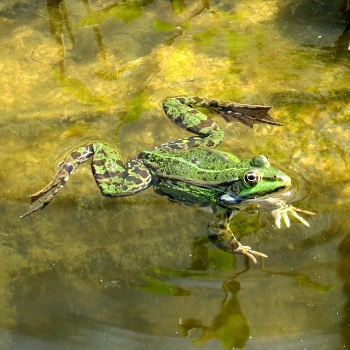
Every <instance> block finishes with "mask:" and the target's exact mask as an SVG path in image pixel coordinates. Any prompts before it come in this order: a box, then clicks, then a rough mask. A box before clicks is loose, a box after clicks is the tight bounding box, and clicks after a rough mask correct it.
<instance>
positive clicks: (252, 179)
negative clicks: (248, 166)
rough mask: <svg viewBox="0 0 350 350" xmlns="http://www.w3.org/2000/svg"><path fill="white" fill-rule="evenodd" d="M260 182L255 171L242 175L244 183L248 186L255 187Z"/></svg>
mask: <svg viewBox="0 0 350 350" xmlns="http://www.w3.org/2000/svg"><path fill="white" fill-rule="evenodd" d="M260 180H261V178H260V175H259V173H258V172H256V171H247V172H246V173H245V174H244V178H243V181H244V183H245V184H246V185H249V186H254V185H256V184H257V183H259V182H260Z"/></svg>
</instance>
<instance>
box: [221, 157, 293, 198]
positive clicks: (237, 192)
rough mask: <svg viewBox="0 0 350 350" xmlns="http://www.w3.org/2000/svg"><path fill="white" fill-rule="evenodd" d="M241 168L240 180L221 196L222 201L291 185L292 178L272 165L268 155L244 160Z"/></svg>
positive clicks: (254, 195) (251, 195) (262, 193)
mask: <svg viewBox="0 0 350 350" xmlns="http://www.w3.org/2000/svg"><path fill="white" fill-rule="evenodd" d="M239 168H240V171H239V179H238V181H234V182H232V184H231V185H230V186H229V187H228V192H227V193H225V194H224V195H223V196H221V201H222V202H225V203H226V204H234V203H238V202H241V201H242V200H244V199H245V198H252V197H257V196H263V195H266V194H269V193H272V192H275V191H277V190H279V189H281V188H285V187H289V186H290V185H291V178H290V177H289V176H288V175H287V174H285V173H284V172H283V171H281V170H278V169H276V168H274V167H272V166H271V165H270V162H269V161H268V159H267V157H265V156H262V155H260V156H255V157H254V158H252V159H248V160H244V161H242V162H241V163H240V164H239Z"/></svg>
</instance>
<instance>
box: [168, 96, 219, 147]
mask: <svg viewBox="0 0 350 350" xmlns="http://www.w3.org/2000/svg"><path fill="white" fill-rule="evenodd" d="M196 99H197V98H195V97H193V98H191V97H174V98H168V99H166V100H164V101H163V110H164V112H165V114H166V115H167V116H168V117H169V119H170V120H171V121H172V122H174V123H175V124H177V125H179V126H180V127H181V128H183V129H185V130H187V131H189V132H191V133H193V134H196V135H198V136H197V137H196V136H194V137H189V138H188V139H181V140H176V141H174V142H172V144H173V146H174V148H188V147H196V146H206V147H216V146H217V145H219V144H220V143H221V142H222V140H223V139H224V136H225V135H224V132H223V131H222V130H221V129H220V127H219V126H218V125H217V124H216V123H215V122H214V121H213V120H212V119H210V118H208V117H207V116H206V115H205V114H204V113H202V112H200V111H198V110H197V109H195V108H193V107H196V106H197V107H200V106H199V105H198V104H197V103H196V101H197V100H196Z"/></svg>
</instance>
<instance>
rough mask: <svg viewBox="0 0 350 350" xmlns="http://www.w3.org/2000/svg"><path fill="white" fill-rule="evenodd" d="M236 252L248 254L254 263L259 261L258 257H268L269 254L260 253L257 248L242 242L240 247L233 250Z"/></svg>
mask: <svg viewBox="0 0 350 350" xmlns="http://www.w3.org/2000/svg"><path fill="white" fill-rule="evenodd" d="M233 252H234V253H236V254H243V255H245V256H247V257H248V258H249V259H250V260H252V261H253V262H254V264H256V263H257V260H256V257H255V256H258V257H261V258H267V255H266V254H264V253H260V252H256V251H255V250H252V248H251V247H249V246H244V245H242V244H240V243H239V246H238V248H236V249H234V250H233Z"/></svg>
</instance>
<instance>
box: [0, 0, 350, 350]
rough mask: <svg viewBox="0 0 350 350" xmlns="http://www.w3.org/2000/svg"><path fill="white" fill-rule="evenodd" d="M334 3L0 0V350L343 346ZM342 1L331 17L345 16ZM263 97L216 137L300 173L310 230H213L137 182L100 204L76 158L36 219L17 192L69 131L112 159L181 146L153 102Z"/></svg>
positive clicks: (348, 317)
mask: <svg viewBox="0 0 350 350" xmlns="http://www.w3.org/2000/svg"><path fill="white" fill-rule="evenodd" d="M339 5H340V4H339V1H328V2H321V1H318V0H304V1H301V0H293V1H278V0H250V1H246V0H241V1H239V0H237V1H228V0H223V1H222V0H220V1H219V0H217V1H210V0H202V1H186V0H173V1H170V0H154V1H152V0H145V1H142V0H134V1H131V0H130V1H128V0H127V1H115V0H114V1H112V0H110V1H108V0H107V1H99V0H96V1H88V0H75V1H68V0H66V1H64V0H47V1H40V0H39V1H35V2H32V1H21V0H17V1H16V0H14V1H6V0H5V1H1V3H0V26H1V28H2V30H1V33H0V38H1V39H0V40H1V58H0V67H1V74H0V81H1V86H2V92H1V94H0V102H1V103H0V105H1V117H0V124H1V128H0V140H1V141H0V147H1V152H0V162H1V164H2V172H1V175H0V176H1V192H0V195H1V197H0V211H1V229H0V239H1V241H0V242H1V245H0V262H1V263H0V276H1V278H0V296H1V297H0V347H1V349H4V350H7V349H23V348H25V349H103V350H104V349H152V350H154V349H180V348H181V349H197V348H198V349H231V348H246V349H318V350H322V349H349V348H350V230H349V227H350V216H349V214H348V213H349V209H350V171H349V170H350V161H349V156H350V144H349V141H348V140H349V138H350V108H349V100H350V83H349V82H350V63H349V62H350V61H349V58H350V51H349V42H350V31H346V20H344V18H343V14H342V13H341V11H340V8H341V7H340V6H339ZM346 5H347V3H346V1H344V2H343V10H345V11H346ZM176 95H189V96H203V97H210V98H220V99H227V100H233V101H237V102H241V103H251V104H254V103H255V104H266V105H273V106H274V108H273V109H272V110H271V114H272V115H273V116H274V118H276V119H277V120H278V121H281V122H282V123H284V124H285V125H284V126H283V127H273V126H265V125H256V126H255V127H254V129H250V128H247V127H245V126H244V125H242V124H238V123H231V124H226V125H225V123H224V122H223V123H221V125H222V128H223V129H224V131H225V134H226V139H225V141H224V142H223V144H222V145H221V146H220V147H222V148H223V149H227V150H230V151H231V152H233V153H234V154H235V155H237V156H239V157H241V158H243V157H246V156H251V155H252V154H265V155H266V156H268V157H269V159H271V161H272V162H274V163H275V164H278V165H280V166H281V167H283V168H285V169H289V171H290V172H291V173H294V174H296V176H297V177H299V178H300V179H304V180H302V184H303V185H302V189H301V190H302V192H303V194H302V195H300V201H299V202H298V203H296V205H297V206H298V207H300V208H303V209H305V210H310V211H314V212H316V213H317V215H316V216H313V217H308V218H307V219H308V221H309V223H310V228H308V227H306V226H304V225H302V224H301V223H299V222H297V221H295V220H292V225H291V227H290V228H289V229H288V228H285V227H283V228H282V229H280V230H278V229H277V228H276V227H275V225H274V224H273V222H272V220H271V218H270V217H269V215H268V214H266V213H257V212H254V211H252V210H247V211H243V212H241V213H240V214H239V215H237V217H235V219H234V220H233V221H232V223H231V227H232V229H233V230H235V232H237V235H238V236H240V237H241V241H242V243H243V244H246V245H250V246H252V247H253V249H256V250H259V251H262V252H264V253H266V254H267V255H268V256H269V258H268V259H264V261H261V260H259V261H258V264H256V265H254V264H252V263H251V262H250V261H247V259H245V258H244V257H242V256H233V255H231V254H228V253H224V252H222V251H220V250H218V249H217V248H215V247H213V246H212V245H210V244H205V245H203V244H200V243H199V242H200V238H201V237H205V236H206V230H207V223H208V221H209V220H210V214H209V213H206V212H204V211H200V210H198V209H196V208H189V207H184V206H180V205H177V204H175V203H171V202H170V201H167V200H166V199H165V198H164V197H160V196H157V195H156V194H155V193H153V191H152V190H151V189H149V190H147V191H145V192H142V193H139V194H137V195H135V196H131V197H126V198H118V199H111V198H106V197H103V196H101V195H100V192H99V190H98V188H97V187H96V185H95V183H94V180H93V177H92V175H91V170H90V167H89V166H88V165H83V166H81V167H80V168H79V170H77V171H76V172H75V174H74V176H73V177H72V178H71V181H70V182H69V184H68V185H67V186H66V188H65V189H64V191H62V192H61V193H60V194H59V195H58V196H57V198H55V200H54V201H53V203H52V204H50V206H48V207H47V208H46V209H45V210H44V211H41V212H38V213H36V214H34V215H32V216H29V217H26V218H20V215H22V214H24V213H25V211H26V210H27V208H28V205H29V194H31V193H35V192H36V191H38V190H39V189H41V188H42V187H43V186H44V185H45V184H46V183H48V181H50V179H51V178H52V176H53V174H54V173H55V169H56V166H57V164H58V162H59V161H60V160H61V159H62V157H63V156H64V154H66V153H67V152H68V151H69V150H71V149H72V148H74V147H76V146H77V145H79V144H81V143H82V142H83V141H84V139H86V138H95V139H103V140H108V141H109V142H114V143H117V144H118V147H119V148H120V149H121V151H122V152H123V154H124V155H125V158H128V157H131V156H133V155H136V154H138V153H139V152H140V151H141V150H143V149H147V148H149V147H152V146H154V145H157V144H160V143H162V142H166V141H169V140H173V139H177V138H180V137H185V136H186V135H188V134H187V133H186V132H185V131H183V130H181V129H179V128H178V127H176V126H174V125H172V124H171V123H170V122H169V121H168V120H167V118H165V117H164V115H163V114H162V111H161V108H160V103H161V101H162V100H163V99H164V98H165V97H168V96H176Z"/></svg>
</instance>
